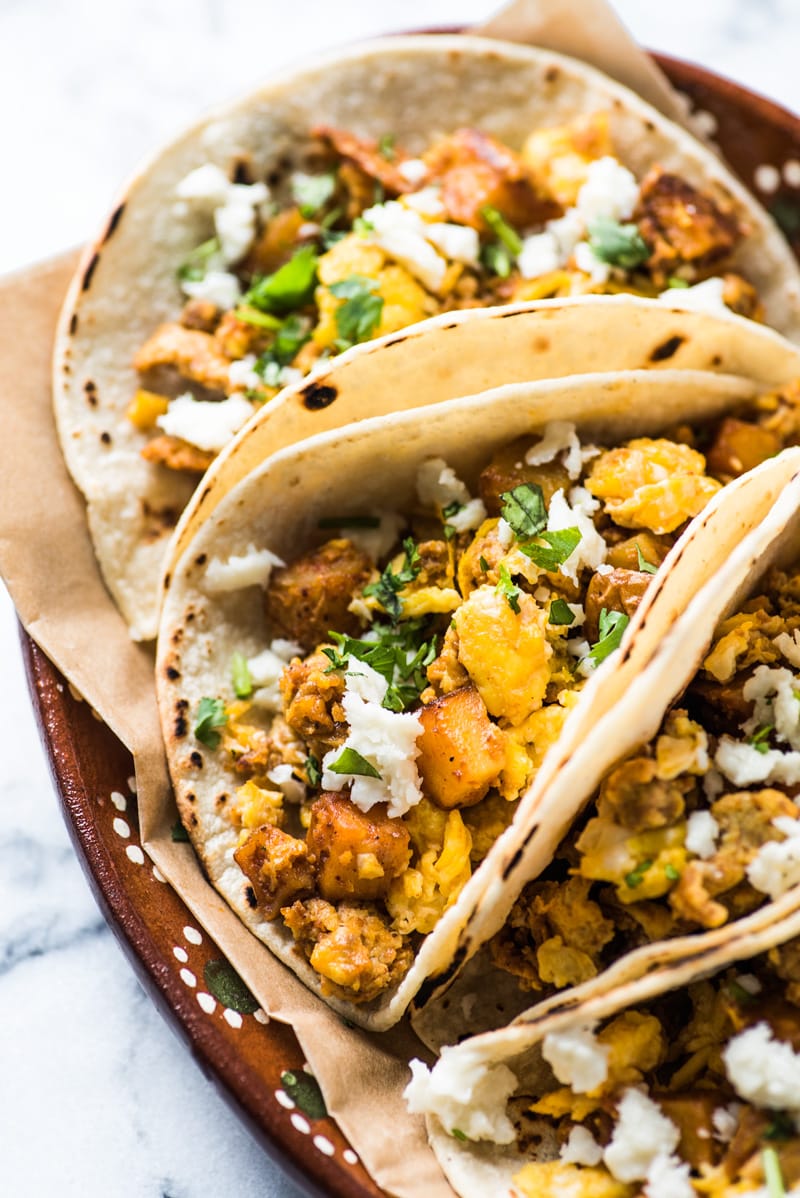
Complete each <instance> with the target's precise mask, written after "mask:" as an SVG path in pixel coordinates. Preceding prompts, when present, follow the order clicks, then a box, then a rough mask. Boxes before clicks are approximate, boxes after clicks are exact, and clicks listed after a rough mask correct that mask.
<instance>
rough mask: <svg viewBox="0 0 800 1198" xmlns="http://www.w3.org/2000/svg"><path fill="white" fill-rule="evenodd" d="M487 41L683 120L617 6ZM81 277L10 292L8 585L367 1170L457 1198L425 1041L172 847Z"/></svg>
mask: <svg viewBox="0 0 800 1198" xmlns="http://www.w3.org/2000/svg"><path fill="white" fill-rule="evenodd" d="M482 32H484V33H486V34H489V35H493V36H502V37H504V38H506V39H508V40H517V41H521V42H531V43H532V42H539V44H541V45H543V46H546V47H549V48H551V49H553V50H560V51H562V52H565V53H568V54H570V53H571V54H574V55H577V56H582V57H584V58H585V59H586V60H587V61H590V62H592V63H593V64H595V65H597V66H600V67H601V68H602V69H605V70H606V71H607V72H608V73H610V74H612V75H614V76H615V77H616V78H618V79H620V80H621V81H622V82H624V83H627V84H629V85H630V86H633V87H635V88H636V89H637V90H639V91H640V92H641V94H642V95H644V96H645V97H646V98H647V99H649V100H650V101H651V102H653V103H654V104H656V105H657V106H658V107H660V108H661V109H662V111H665V112H667V113H668V114H669V115H670V116H675V115H676V113H678V109H679V108H680V105H678V108H676V99H675V93H674V92H672V89H671V88H669V85H668V84H666V82H665V81H664V80H663V77H662V76H661V75H660V72H658V70H657V69H656V68H655V67H654V66H653V64H652V63H651V62H650V60H649V59H648V58H647V56H646V55H644V54H643V52H642V51H641V50H640V49H639V48H638V47H637V46H636V45H635V43H633V42H632V41H631V39H630V37H629V36H628V35H627V33H625V31H624V30H623V29H622V28H621V26H620V25H619V22H618V20H617V18H616V17H615V16H614V14H613V12H612V11H611V10H610V9H609V8H607V6H606V4H605V3H604V2H603V0H538V2H537V0H519V2H518V3H514V4H511V5H509V6H508V8H507V9H505V10H504V11H503V13H501V14H499V15H498V16H497V17H495V18H494V19H493V21H491V22H490V23H489V24H488V25H487V26H486V27H485V28H484V29H483V30H482ZM678 115H680V114H679V113H678ZM76 263H77V254H72V253H71V254H66V255H64V256H63V257H60V258H58V259H55V260H53V261H51V262H47V263H44V264H42V265H40V266H37V267H34V268H32V269H30V270H27V271H24V272H21V273H19V274H17V275H14V276H11V277H9V278H7V279H5V280H4V281H3V282H2V283H0V411H2V414H3V422H2V423H3V427H4V429H5V432H6V435H5V436H4V437H3V439H2V441H1V442H0V573H2V576H3V578H4V579H5V581H6V584H7V585H8V589H9V591H10V593H11V596H12V599H13V601H14V603H15V605H16V608H17V612H18V614H19V617H20V619H21V621H22V623H23V624H24V626H25V628H26V630H27V631H28V633H29V634H30V636H31V637H32V638H33V639H34V640H35V641H36V642H37V644H39V645H40V646H41V648H42V649H43V650H44V652H45V653H46V654H47V655H48V657H49V658H50V659H51V660H52V661H53V662H54V663H55V665H56V666H57V667H58V669H59V670H60V671H61V672H62V673H63V674H64V676H65V677H66V678H67V679H68V680H69V681H70V682H71V683H72V685H73V686H75V687H76V688H77V689H78V690H79V691H80V693H81V694H82V695H83V696H84V698H85V699H86V700H87V701H88V702H89V703H90V704H91V705H92V707H94V709H95V710H96V711H97V713H98V714H99V716H100V717H101V718H102V719H103V720H104V721H105V722H106V724H108V726H109V727H110V728H111V729H112V730H113V731H114V733H115V734H116V735H117V736H118V737H119V739H120V740H121V741H122V742H123V743H124V744H125V745H126V746H127V748H128V749H129V750H130V751H131V753H132V754H133V757H134V761H135V767H136V780H137V791H138V807H139V820H140V826H141V836H142V844H143V845H144V847H145V848H146V850H147V852H148V853H149V854H150V856H151V857H152V859H153V860H154V861H155V863H156V864H157V865H158V868H159V869H160V870H161V872H162V873H163V874H164V876H165V877H166V878H167V879H168V880H169V881H170V883H171V884H172V885H173V886H174V888H175V889H176V891H177V892H178V893H179V894H180V896H181V898H182V899H183V900H184V901H185V903H186V904H187V906H188V907H189V909H190V910H191V911H192V913H193V914H194V916H195V918H196V919H197V920H198V921H199V923H200V924H201V925H202V926H203V927H204V928H205V929H206V931H207V932H208V934H209V935H210V936H211V937H212V938H213V939H214V941H215V942H216V943H217V944H218V946H219V947H220V949H221V950H222V951H223V952H224V953H225V955H226V956H227V958H228V960H229V961H230V962H231V964H232V965H233V966H234V967H235V968H236V969H237V970H238V971H239V973H240V974H241V975H242V977H243V978H244V980H245V981H246V982H247V984H248V986H249V987H250V989H251V990H252V991H253V993H254V994H255V995H256V997H257V998H258V1000H259V1002H260V1003H261V1005H262V1006H263V1008H264V1010H265V1011H267V1012H268V1013H269V1015H270V1016H271V1017H273V1018H275V1019H278V1020H279V1021H282V1022H285V1023H289V1024H291V1025H292V1027H293V1028H294V1030H295V1032H296V1034H297V1037H298V1039H299V1041H300V1044H301V1046H302V1048H303V1051H304V1052H305V1054H306V1057H307V1059H308V1061H309V1064H310V1065H311V1068H312V1069H313V1072H314V1074H315V1076H316V1078H317V1079H318V1081H319V1083H320V1086H321V1088H322V1091H323V1094H324V1096H325V1100H326V1103H327V1106H328V1110H329V1111H330V1113H331V1115H332V1116H333V1117H334V1118H335V1119H336V1120H337V1122H338V1123H339V1125H340V1126H341V1128H342V1130H343V1131H344V1133H345V1134H346V1135H347V1136H348V1138H349V1139H350V1141H351V1143H352V1145H353V1147H354V1148H355V1149H356V1151H357V1152H358V1154H359V1156H360V1157H361V1159H362V1161H363V1162H364V1165H365V1166H366V1168H367V1169H368V1170H369V1172H370V1173H371V1174H372V1176H373V1177H374V1178H375V1180H376V1181H377V1182H378V1184H379V1185H381V1186H383V1187H384V1188H385V1189H386V1190H387V1191H389V1192H390V1193H393V1194H396V1195H398V1196H399V1198H412V1196H413V1198H448V1196H452V1194H453V1191H452V1190H451V1188H450V1186H449V1184H448V1183H447V1182H446V1181H445V1180H444V1177H443V1175H442V1173H441V1171H440V1169H439V1166H438V1165H437V1163H436V1160H435V1157H434V1155H433V1153H432V1151H431V1150H430V1148H429V1147H428V1144H427V1140H426V1137H425V1131H424V1126H423V1122H422V1119H421V1118H418V1117H412V1116H411V1115H409V1114H408V1112H407V1111H406V1109H405V1104H404V1102H403V1099H402V1090H403V1088H404V1086H405V1083H406V1081H407V1078H408V1070H407V1066H406V1062H407V1060H408V1058H409V1056H410V1055H414V1054H417V1055H421V1056H424V1055H425V1054H424V1051H423V1050H422V1049H421V1046H420V1045H419V1042H418V1041H416V1039H415V1037H414V1036H413V1033H411V1032H410V1030H409V1029H407V1028H405V1027H402V1026H401V1027H400V1029H398V1030H396V1031H392V1032H391V1033H387V1034H385V1035H384V1036H381V1037H380V1038H378V1037H376V1036H368V1035H365V1034H363V1033H361V1032H358V1031H356V1030H353V1029H350V1028H347V1027H345V1026H344V1025H343V1023H342V1021H341V1020H340V1019H339V1018H338V1016H336V1015H334V1014H333V1012H332V1011H330V1010H329V1009H328V1008H327V1007H326V1006H325V1005H324V1004H322V1003H321V1002H319V1001H318V1000H317V999H316V998H315V997H314V996H313V995H312V994H310V993H309V992H308V991H307V990H306V989H305V988H304V987H303V986H302V985H301V984H300V983H299V982H298V981H297V979H296V978H295V977H294V976H293V975H292V974H290V973H289V972H288V970H286V969H285V968H284V967H283V966H282V965H281V964H280V963H279V962H278V961H276V960H275V958H273V957H272V955H271V954H270V953H269V952H268V950H267V949H266V948H264V947H263V946H262V945H261V944H260V943H259V942H258V941H257V940H255V939H254V937H252V936H251V935H250V934H249V932H248V931H247V930H246V929H245V927H244V926H243V925H242V924H241V923H240V922H239V920H238V918H237V917H236V916H235V915H234V914H233V912H232V911H231V910H230V909H229V908H228V907H227V906H226V904H225V903H224V902H223V901H222V899H221V898H220V897H219V896H218V895H217V893H216V892H215V891H214V890H213V889H212V888H211V887H210V886H209V885H208V883H207V882H206V881H205V879H204V877H203V875H202V873H201V871H200V868H199V866H198V863H197V861H196V859H195V857H194V855H193V853H192V851H191V849H189V848H188V846H186V845H185V844H177V843H174V842H173V841H172V839H171V836H170V828H171V827H172V825H173V823H174V821H175V818H176V811H175V806H174V802H173V799H172V795H171V791H170V788H169V782H168V775H167V769H166V763H165V760H164V755H163V749H162V745H161V735H160V728H159V721H158V713H157V709H156V703H155V690H154V683H153V656H152V652H151V651H150V650H148V649H147V648H146V647H143V646H141V645H136V644H134V643H133V642H132V641H131V640H130V639H129V636H128V633H127V630H126V628H125V625H124V623H123V621H122V618H121V617H120V615H119V614H118V612H117V611H116V609H115V607H114V606H113V604H112V602H111V600H110V598H109V596H108V593H107V591H106V589H105V587H104V585H103V582H102V579H101V577H100V573H99V570H98V568H97V565H96V562H95V559H94V554H93V551H92V546H91V542H90V539H89V535H88V530H87V526H86V520H85V509H84V503H83V500H82V498H81V496H80V495H79V493H78V491H77V490H76V488H75V487H74V485H73V484H72V481H71V479H70V478H69V475H68V473H67V470H66V467H65V465H64V462H63V459H62V456H61V452H60V449H59V445H58V441H57V438H56V433H55V427H54V424H53V417H52V411H51V390H50V354H51V346H52V340H53V334H54V330H55V324H56V318H57V315H58V309H59V306H60V304H61V300H62V298H63V296H64V293H65V291H66V287H67V283H68V281H69V278H70V275H71V273H72V271H73V269H74V267H75V265H76ZM87 402H88V401H87Z"/></svg>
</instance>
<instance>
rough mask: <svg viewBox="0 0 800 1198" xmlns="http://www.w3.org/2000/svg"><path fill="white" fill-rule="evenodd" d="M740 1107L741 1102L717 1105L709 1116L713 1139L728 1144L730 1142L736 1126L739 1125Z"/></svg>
mask: <svg viewBox="0 0 800 1198" xmlns="http://www.w3.org/2000/svg"><path fill="white" fill-rule="evenodd" d="M741 1109H742V1107H741V1103H739V1102H730V1103H728V1105H727V1106H718V1107H717V1109H716V1110H715V1111H714V1113H713V1114H712V1116H711V1123H712V1126H713V1128H714V1139H715V1140H719V1141H720V1142H721V1143H722V1144H729V1143H730V1142H731V1140H732V1139H733V1137H734V1135H735V1134H736V1128H737V1127H738V1126H739V1112H740V1111H741Z"/></svg>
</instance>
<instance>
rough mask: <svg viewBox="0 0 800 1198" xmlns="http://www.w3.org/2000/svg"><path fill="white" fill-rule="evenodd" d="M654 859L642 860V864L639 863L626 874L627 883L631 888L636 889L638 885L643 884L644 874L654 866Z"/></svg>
mask: <svg viewBox="0 0 800 1198" xmlns="http://www.w3.org/2000/svg"><path fill="white" fill-rule="evenodd" d="M652 864H653V862H652V861H642V863H641V865H637V866H636V869H632V870H631V872H630V873H629V874H626V875H625V885H626V886H629V887H630V888H631V890H635V889H636V887H637V886H641V884H642V881H643V879H644V875H645V874H646V873H647V871H648V869H650V868H651V867H652Z"/></svg>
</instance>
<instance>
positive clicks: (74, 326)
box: [69, 312, 78, 337]
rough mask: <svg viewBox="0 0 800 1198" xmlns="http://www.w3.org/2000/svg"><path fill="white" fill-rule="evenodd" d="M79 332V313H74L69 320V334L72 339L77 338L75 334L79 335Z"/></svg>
mask: <svg viewBox="0 0 800 1198" xmlns="http://www.w3.org/2000/svg"><path fill="white" fill-rule="evenodd" d="M77 331H78V313H77V312H73V313H72V316H71V317H70V319H69V333H70V336H71V337H74V336H75V334H76V333H77Z"/></svg>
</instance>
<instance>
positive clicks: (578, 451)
mask: <svg viewBox="0 0 800 1198" xmlns="http://www.w3.org/2000/svg"><path fill="white" fill-rule="evenodd" d="M560 453H563V454H564V467H565V469H566V471H567V474H568V475H569V476H570V478H571V479H572V480H573V481H574V480H575V479H576V478H578V476H579V475H580V473H581V470H582V469H583V465H584V462H588V461H589V459H590V458H594V457H597V455H598V454H599V453H600V450H599V449H598V448H597V447H596V446H595V445H586V446H583V445H581V443H580V440H579V439H578V434H577V432H576V430H575V425H574V424H571V423H570V422H569V421H568V420H551V421H550V422H549V424H546V425H545V427H544V430H543V432H542V439H541V440H540V441H537V442H536V444H535V445H532V446H531V447H530V449H529V450H528V451H527V453H526V454H525V461H526V462H527V464H528V465H529V466H543V465H544V464H545V463H546V462H552V461H553V460H554V459H555V458H557V457H558V455H559V454H560Z"/></svg>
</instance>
